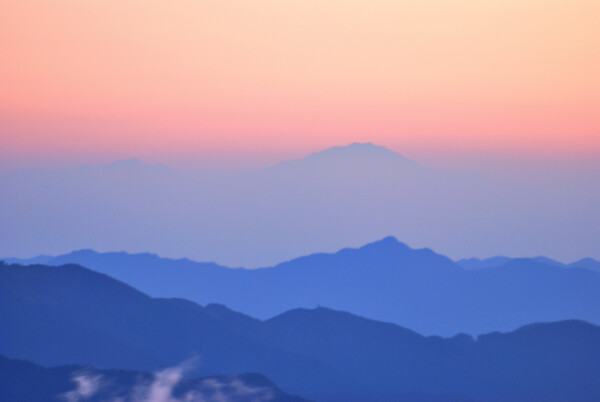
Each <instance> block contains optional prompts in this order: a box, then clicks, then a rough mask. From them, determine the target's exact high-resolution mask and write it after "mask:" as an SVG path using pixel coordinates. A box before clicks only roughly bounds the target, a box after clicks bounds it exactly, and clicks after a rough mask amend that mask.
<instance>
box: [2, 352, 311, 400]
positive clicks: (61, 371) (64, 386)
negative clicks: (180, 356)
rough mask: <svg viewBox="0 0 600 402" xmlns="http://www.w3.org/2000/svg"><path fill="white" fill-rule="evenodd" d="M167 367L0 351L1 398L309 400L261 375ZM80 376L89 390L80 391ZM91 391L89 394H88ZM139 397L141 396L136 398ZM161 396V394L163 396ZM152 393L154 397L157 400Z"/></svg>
mask: <svg viewBox="0 0 600 402" xmlns="http://www.w3.org/2000/svg"><path fill="white" fill-rule="evenodd" d="M174 374H175V375H176V376H177V375H178V372H177V371H175V370H173V369H170V370H169V369H167V371H166V372H164V373H162V374H161V373H158V374H152V373H147V372H136V371H126V370H99V369H96V368H93V367H83V366H77V365H69V366H59V367H42V366H39V365H37V364H34V363H32V362H29V361H26V360H17V359H9V358H7V357H5V356H2V355H0V383H2V384H3V386H2V387H0V400H2V401H3V402H21V401H27V402H47V401H52V400H66V401H71V400H73V401H79V400H86V401H90V402H94V401H97V402H100V401H121V400H122V401H125V400H128V401H134V400H141V399H142V398H144V399H145V400H149V401H166V400H167V399H164V398H166V397H167V395H168V396H169V398H170V399H168V401H171V402H179V401H181V402H184V401H189V402H191V401H230V402H250V401H256V400H261V399H262V400H269V401H275V402H277V401H279V402H300V401H304V400H305V399H303V398H300V397H294V396H291V395H288V394H286V393H284V392H282V391H281V390H280V389H279V388H277V386H276V385H275V384H273V383H272V382H271V381H269V380H268V379H267V378H266V377H264V376H262V375H260V374H241V375H228V376H225V375H222V376H211V377H201V378H181V379H175V380H174V379H173V378H172V376H173V375H174ZM78 381H81V382H84V384H85V385H87V386H88V388H87V389H85V388H84V389H82V390H79V391H78V388H79V387H78V385H77V384H78ZM88 394H89V395H88ZM136 397H137V398H136ZM160 397H162V398H163V399H159V398H160ZM153 398H154V399H153Z"/></svg>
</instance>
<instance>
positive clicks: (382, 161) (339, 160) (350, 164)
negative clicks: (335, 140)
mask: <svg viewBox="0 0 600 402" xmlns="http://www.w3.org/2000/svg"><path fill="white" fill-rule="evenodd" d="M418 166H419V165H418V164H417V163H416V162H414V161H412V160H410V159H408V158H405V157H404V156H402V155H400V154H399V153H397V152H394V151H392V150H390V149H388V148H386V147H384V146H380V145H375V144H373V143H370V142H366V143H358V142H354V143H352V144H350V145H345V146H335V147H331V148H327V149H325V150H323V151H319V152H315V153H312V154H310V155H308V156H306V157H304V158H302V159H296V160H291V161H286V162H282V163H279V164H277V165H275V166H273V167H272V168H270V169H268V170H280V169H281V170H287V169H291V170H295V169H298V170H304V169H307V170H311V169H320V170H321V172H322V171H323V170H322V169H334V170H338V169H342V170H348V169H352V168H359V169H361V170H364V169H365V168H369V167H372V168H381V167H389V168H415V167H418Z"/></svg>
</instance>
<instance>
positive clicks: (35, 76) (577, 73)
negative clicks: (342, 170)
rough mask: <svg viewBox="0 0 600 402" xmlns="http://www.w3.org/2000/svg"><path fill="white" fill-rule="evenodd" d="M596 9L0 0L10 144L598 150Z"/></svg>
mask: <svg viewBox="0 0 600 402" xmlns="http://www.w3.org/2000/svg"><path fill="white" fill-rule="evenodd" d="M599 16H600V2H599V1H598V0H562V1H560V0H496V1H481V0H458V1H440V0H436V1H434V0H411V1H402V0H369V1H357V0H354V1H353V0H330V1H323V0H318V1H316V0H287V1H281V0H254V1H223V0H202V1H199V0H174V1H150V0H128V1H122V0H87V1H81V0H71V1H66V0H53V1H46V0H38V1H35V0H14V1H10V0H0V60H2V62H1V63H0V88H1V90H0V158H1V159H2V161H3V162H2V165H3V166H4V167H7V166H9V167H10V166H12V165H15V166H16V165H19V164H21V165H23V164H24V163H25V162H23V161H26V162H27V161H29V162H31V161H40V160H50V159H53V158H54V159H56V158H59V159H61V158H62V159H68V158H77V157H85V158H89V159H93V158H100V159H101V158H103V157H129V156H139V157H146V158H150V159H158V160H160V159H169V158H196V157H197V158H205V159H206V158H208V159H211V158H212V159H228V158H229V159H231V158H244V157H248V155H254V156H257V155H258V156H261V155H262V156H265V157H268V156H269V155H270V156H272V155H280V156H298V155H299V154H304V153H306V152H309V151H314V150H318V149H322V148H325V147H328V146H332V145H341V144H346V143H349V142H352V141H361V142H365V141H372V142H376V143H380V144H384V145H386V146H388V147H390V148H392V149H394V150H396V151H399V152H403V153H408V155H410V156H413V155H419V154H423V155H424V154H436V153H437V154H444V153H447V152H455V153H459V154H465V155H469V154H479V155H480V154H481V153H489V154H492V153H496V154H497V153H504V154H511V155H525V156H533V155H536V156H540V155H542V156H548V157H551V158H552V157H560V158H590V157H591V158H597V157H598V156H600V74H598V71H600V40H599V39H598V38H600V24H598V17H599ZM25 164H26V163H25Z"/></svg>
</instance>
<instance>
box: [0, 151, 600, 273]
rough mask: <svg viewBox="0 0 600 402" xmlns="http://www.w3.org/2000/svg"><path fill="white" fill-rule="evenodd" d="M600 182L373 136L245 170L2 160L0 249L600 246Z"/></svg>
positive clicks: (549, 251) (217, 253) (243, 252)
mask: <svg viewBox="0 0 600 402" xmlns="http://www.w3.org/2000/svg"><path fill="white" fill-rule="evenodd" d="M407 155H408V154H407ZM207 163H208V162H207ZM599 183H600V180H598V177H597V176H592V175H591V174H590V175H589V177H588V175H582V176H581V177H575V178H571V179H566V178H561V177H553V180H552V181H545V180H539V181H531V180H529V181H524V180H521V179H518V178H516V177H512V178H511V179H510V180H508V179H500V178H498V177H495V178H494V177H486V176H483V175H481V174H476V173H475V172H473V173H456V172H447V171H443V170H441V169H439V168H436V167H435V166H428V165H426V164H425V163H422V162H421V161H415V160H413V159H409V158H407V157H405V156H402V155H401V154H399V153H397V152H395V151H393V150H391V149H388V148H385V147H383V146H379V145H375V144H371V143H362V144H361V143H353V144H350V145H345V146H337V147H332V148H329V149H325V150H322V151H319V152H314V153H310V154H308V155H307V156H306V157H304V158H301V159H297V160H289V161H284V162H281V163H279V164H276V165H274V166H271V167H268V168H264V169H260V168H258V167H256V170H250V169H245V170H243V171H241V172H238V173H235V174H223V173H222V174H212V173H210V172H208V171H180V170H177V169H172V168H168V167H166V166H161V165H151V164H148V163H144V162H143V161H140V160H136V159H126V160H122V161H117V162H113V163H108V164H100V165H85V166H76V167H72V168H69V169H55V170H28V171H14V172H4V173H0V188H1V189H2V190H3V191H1V192H0V205H2V206H3V208H2V209H1V210H0V227H5V228H9V230H10V229H12V230H10V236H9V235H4V236H2V237H1V238H0V242H1V243H2V250H0V252H1V253H2V256H1V257H11V256H12V257H28V256H33V255H36V254H47V255H57V254H63V253H65V252H69V251H71V250H77V249H85V248H94V249H96V250H101V251H110V250H128V251H131V252H140V251H152V252H156V253H158V254H159V255H162V256H169V257H180V256H186V257H189V258H192V259H195V260H198V261H216V262H219V263H220V264H224V265H228V266H243V267H247V268H256V267H264V266H272V265H275V264H277V263H279V262H281V261H287V260H290V259H292V258H295V257H297V256H302V255H306V254H309V253H311V252H314V251H325V252H333V251H335V250H339V249H340V248H342V247H346V246H349V245H350V246H353V247H356V246H359V245H361V244H365V243H366V242H369V241H372V240H373V239H377V238H382V237H384V236H386V235H388V234H392V235H394V236H396V237H398V238H400V239H403V240H404V241H406V242H408V243H409V244H413V245H418V246H419V247H421V246H424V245H427V246H430V247H432V248H434V249H435V250H437V251H439V252H442V253H444V254H446V255H449V256H450V257H452V258H456V257H457V256H481V255H494V254H495V253H505V254H508V255H530V253H533V252H535V253H538V254H541V255H545V256H548V257H552V258H559V259H561V260H567V259H575V258H577V259H579V258H582V257H592V258H596V259H598V258H600V255H599V254H598V252H599V251H598V246H597V239H598V238H600V229H599V228H600V209H599V208H597V205H600V185H599ZM549 229H552V230H549ZM31 239H40V241H37V242H33V241H31ZM39 262H40V263H42V261H39Z"/></svg>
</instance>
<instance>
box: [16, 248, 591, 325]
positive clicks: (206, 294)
mask: <svg viewBox="0 0 600 402" xmlns="http://www.w3.org/2000/svg"><path fill="white" fill-rule="evenodd" d="M9 261H10V260H9ZM592 261H593V260H592ZM502 262H503V263H502V264H501V265H499V266H490V267H489V268H487V269H464V268H462V267H461V266H460V265H459V264H458V263H456V262H453V261H451V260H450V259H449V258H447V257H445V256H442V255H440V254H437V253H435V252H434V251H432V250H430V249H421V250H415V249H412V248H410V247H408V246H407V245H406V244H404V243H401V242H399V241H397V240H396V239H395V238H393V237H387V238H384V239H382V240H380V241H377V242H374V243H370V244H367V245H365V246H363V247H360V248H358V249H351V248H347V249H342V250H340V251H338V252H337V253H332V254H328V253H320V254H313V255H309V256H305V257H300V258H297V259H294V260H291V261H288V262H284V263H281V264H278V265H276V266H273V267H268V268H260V269H252V270H249V269H241V268H238V269H232V268H227V267H223V266H219V265H218V264H214V263H199V262H194V261H190V260H187V259H181V260H173V259H166V258H160V257H158V256H156V255H153V254H128V253H124V252H121V253H97V252H94V251H92V250H80V251H76V252H73V253H70V254H66V255H62V256H58V257H54V258H52V259H49V260H45V261H44V263H46V264H49V265H62V264H67V263H76V264H81V265H83V266H86V267H89V268H91V269H93V270H95V271H98V272H102V273H106V274H108V275H110V276H112V277H114V278H116V279H119V280H121V281H123V282H125V283H127V284H130V285H131V286H134V287H135V288H137V289H140V290H141V291H143V292H145V293H147V294H149V295H151V296H153V297H179V298H185V299H188V300H192V301H195V302H197V303H199V304H203V305H205V304H210V303H220V304H224V305H227V306H229V307H230V308H232V309H234V310H237V311H241V312H243V313H246V314H249V315H251V316H254V317H258V318H260V319H267V318H269V317H272V316H274V315H277V314H280V313H283V312H284V311H287V310H290V309H293V308H299V307H301V308H313V307H315V306H318V305H322V306H327V307H330V308H333V309H337V310H344V311H349V312H352V313H355V314H358V315H362V316H366V317H371V318H374V319H379V320H383V321H389V322H393V323H396V324H398V325H402V326H404V327H407V328H411V329H413V330H415V331H418V332H419V333H423V334H427V335H432V334H433V335H443V336H452V335H454V334H457V333H461V332H465V333H469V334H481V333H485V332H490V331H498V330H499V331H510V330H514V329H516V328H518V327H520V326H522V325H526V324H529V323H532V322H540V321H557V320H565V319H581V320H586V321H589V322H591V323H595V324H600V292H598V289H600V274H599V273H598V272H594V271H592V270H590V269H581V268H578V267H574V266H573V267H569V268H568V269H565V268H564V267H559V266H557V265H556V264H548V263H546V262H545V261H544V260H540V259H507V260H503V261H502Z"/></svg>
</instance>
